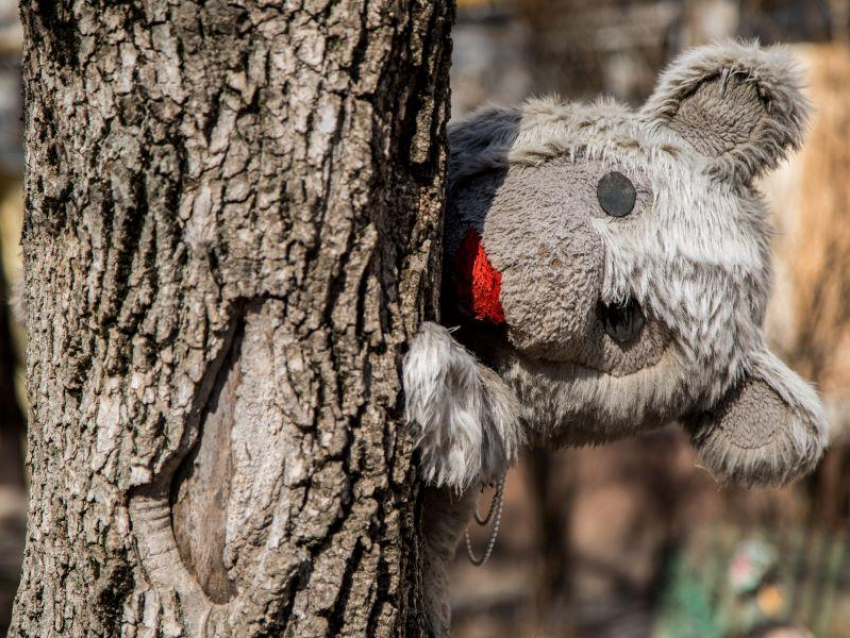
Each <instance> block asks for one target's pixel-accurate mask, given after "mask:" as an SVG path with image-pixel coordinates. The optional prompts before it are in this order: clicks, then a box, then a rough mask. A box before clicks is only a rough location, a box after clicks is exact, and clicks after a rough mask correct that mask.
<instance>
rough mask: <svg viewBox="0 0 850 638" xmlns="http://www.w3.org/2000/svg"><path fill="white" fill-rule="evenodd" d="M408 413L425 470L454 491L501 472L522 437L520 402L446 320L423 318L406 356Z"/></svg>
mask: <svg viewBox="0 0 850 638" xmlns="http://www.w3.org/2000/svg"><path fill="white" fill-rule="evenodd" d="M404 387H405V392H406V397H407V419H408V421H409V422H410V423H411V424H414V426H415V428H416V431H415V436H416V438H417V445H418V447H419V450H420V453H421V462H420V468H421V471H422V476H423V478H424V479H425V480H426V481H427V482H428V483H430V484H433V485H435V486H437V487H442V486H446V487H449V488H453V489H455V490H457V491H458V492H461V491H463V490H465V489H466V488H468V487H470V486H471V485H473V484H479V483H489V482H491V481H493V480H496V479H497V478H499V477H500V476H501V475H502V473H503V472H504V470H505V468H507V467H508V466H509V465H511V464H513V463H514V461H515V460H516V455H517V450H518V448H519V445H520V443H521V438H520V435H519V424H518V414H519V404H518V403H517V400H516V398H515V397H514V395H513V393H512V392H511V391H510V390H509V389H508V388H507V386H506V385H505V384H504V382H503V381H502V380H501V379H500V378H499V376H498V375H497V374H496V373H495V372H494V371H492V370H489V369H487V368H485V367H483V366H481V365H480V364H479V363H478V362H477V361H476V360H475V358H474V357H473V356H472V355H471V354H470V353H469V352H468V351H467V350H466V348H464V347H463V346H461V345H460V344H459V343H458V342H457V341H455V340H454V339H453V338H452V336H451V335H450V334H449V331H448V330H446V329H445V328H444V327H443V326H440V325H438V324H435V323H430V322H428V323H425V324H423V325H422V328H421V329H420V331H419V333H418V334H417V335H416V336H415V337H414V339H413V342H412V343H411V346H410V351H409V352H408V354H407V356H406V357H405V360H404Z"/></svg>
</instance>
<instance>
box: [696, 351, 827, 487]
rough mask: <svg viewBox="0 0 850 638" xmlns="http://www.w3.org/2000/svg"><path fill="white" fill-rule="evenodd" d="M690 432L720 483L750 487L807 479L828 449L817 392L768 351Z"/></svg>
mask: <svg viewBox="0 0 850 638" xmlns="http://www.w3.org/2000/svg"><path fill="white" fill-rule="evenodd" d="M686 427H687V429H688V430H689V431H690V433H691V437H692V440H693V443H694V446H695V447H696V449H697V452H698V453H699V456H700V459H701V460H702V462H703V463H704V464H705V466H706V467H707V468H708V469H709V470H710V471H711V472H712V474H713V475H714V476H715V478H716V479H717V480H718V481H720V482H735V483H741V484H744V485H747V486H755V485H784V484H786V483H788V482H790V481H792V480H794V479H796V478H799V477H801V476H803V475H805V474H807V473H808V472H810V471H811V470H812V469H813V468H814V467H815V465H816V464H817V462H818V460H819V459H820V457H821V456H822V455H823V452H824V450H825V449H826V447H827V444H828V435H827V423H826V419H825V418H824V416H823V414H822V411H821V407H820V401H819V400H818V398H817V395H816V394H815V392H814V390H813V389H812V388H811V386H809V385H808V384H807V383H806V382H805V381H803V380H802V379H801V378H800V377H799V376H797V375H796V374H795V373H794V372H792V371H791V370H790V369H789V368H788V367H787V366H785V364H783V363H782V362H781V361H779V359H777V358H776V357H775V356H773V355H772V354H771V353H770V352H767V351H765V352H762V353H759V354H758V355H757V356H756V357H755V358H754V367H753V370H752V372H751V373H750V374H749V375H748V376H747V378H745V379H744V380H743V381H742V382H741V383H739V384H738V386H737V387H735V388H734V389H733V390H732V391H730V392H729V393H728V395H727V396H726V397H725V398H724V399H723V400H722V401H721V402H720V404H719V405H718V406H716V407H715V408H714V409H712V410H709V411H706V412H704V413H701V414H699V415H697V416H695V417H693V418H691V419H689V420H688V422H687V424H686Z"/></svg>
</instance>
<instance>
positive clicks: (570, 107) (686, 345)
mask: <svg viewBox="0 0 850 638" xmlns="http://www.w3.org/2000/svg"><path fill="white" fill-rule="evenodd" d="M806 112H807V105H806V103H805V100H804V99H803V98H802V97H801V95H800V93H799V88H798V80H797V77H796V74H795V72H794V70H793V68H792V66H791V64H790V62H789V60H788V58H787V56H786V55H785V53H784V52H783V51H782V50H779V49H771V50H761V49H759V48H757V47H749V46H744V45H739V44H728V45H723V46H714V47H708V48H704V49H698V50H695V51H693V52H691V53H689V54H686V55H684V56H682V57H681V58H680V59H679V60H678V61H677V62H676V63H675V64H674V65H673V66H672V67H671V68H670V69H669V70H668V71H667V72H666V73H665V74H664V76H662V78H661V80H660V82H659V85H658V88H657V89H656V92H655V94H654V95H653V97H652V98H651V99H650V100H649V102H647V104H646V105H644V107H643V108H642V109H641V110H640V111H638V112H633V111H631V110H629V109H627V108H625V107H622V106H619V105H616V104H614V103H611V102H603V103H598V104H595V105H579V104H565V103H559V102H557V101H555V100H538V101H531V102H528V103H527V104H526V105H524V106H523V107H521V108H516V109H489V110H485V111H481V112H479V113H477V114H475V115H473V116H472V117H471V118H469V119H467V120H466V121H463V122H461V123H459V124H457V125H455V126H454V127H453V128H452V130H451V131H450V146H451V149H450V150H451V164H450V191H449V204H448V213H447V219H446V231H445V254H446V260H445V264H446V266H445V274H444V277H445V282H446V286H445V288H446V295H445V300H446V303H445V313H446V314H445V317H444V322H445V323H446V324H447V325H458V326H460V327H459V329H458V331H457V332H455V333H453V334H450V333H449V332H448V331H447V330H446V329H445V328H443V327H441V326H438V325H436V324H426V325H424V326H423V328H422V331H421V333H420V334H419V335H418V336H417V337H416V338H415V339H414V342H413V343H412V345H411V351H410V354H409V355H408V357H407V359H406V361H405V390H406V393H407V403H408V415H409V418H410V420H411V423H412V424H413V427H414V429H415V431H416V433H417V436H418V437H419V446H420V450H421V457H422V470H423V475H424V477H425V478H426V480H427V481H428V482H429V483H431V484H432V485H434V486H435V487H437V488H443V489H442V491H436V490H435V492H434V493H433V494H431V495H429V498H430V499H432V500H433V501H434V502H435V503H436V502H442V503H444V507H443V509H444V510H445V511H444V512H443V514H440V515H437V516H436V518H437V519H438V520H431V521H429V522H427V523H426V525H427V527H428V530H429V532H428V534H426V542H427V543H428V548H427V551H426V561H427V562H428V563H429V567H428V569H429V570H430V575H429V577H428V578H427V579H426V582H425V587H426V596H427V598H428V599H429V600H430V601H431V603H430V606H431V611H430V612H429V613H430V617H429V619H428V622H429V624H430V626H431V630H432V631H433V633H435V634H437V635H443V634H445V633H446V632H447V631H448V613H447V606H446V602H445V593H446V592H445V587H444V585H445V582H444V580H445V574H444V570H445V561H446V560H448V558H450V556H451V553H452V551H453V550H454V544H456V542H457V539H458V538H459V537H460V534H461V533H462V530H463V527H464V526H465V524H466V521H467V520H468V516H469V503H470V501H471V500H472V499H470V497H469V495H468V494H465V495H464V496H460V495H461V494H462V493H464V491H467V492H468V491H469V489H470V488H471V489H473V490H475V489H477V486H478V485H479V484H480V483H481V482H489V481H493V480H495V479H497V478H498V477H499V476H500V475H501V474H503V473H504V472H505V470H506V469H507V467H508V466H509V465H510V464H511V463H512V462H513V461H514V460H515V458H516V454H517V450H518V448H519V447H520V445H522V444H523V443H531V444H535V445H544V446H547V447H556V446H563V445H583V444H587V443H599V442H605V441H609V440H612V439H616V438H619V437H623V436H627V435H631V434H634V433H637V432H639V431H641V430H646V429H648V428H653V427H658V426H660V425H663V424H665V423H667V422H670V421H674V420H679V421H680V422H682V423H683V424H684V425H685V427H686V428H687V429H688V431H689V432H690V433H691V435H692V438H693V441H694V443H695V445H696V447H697V449H698V451H699V453H700V456H701V458H702V461H703V463H704V464H705V465H706V467H708V468H709V469H710V470H711V471H713V472H714V474H715V475H716V476H717V478H718V479H719V480H736V481H740V482H743V483H745V484H750V485H753V484H781V483H784V482H787V481H788V480H791V479H793V478H795V477H797V476H799V475H801V474H802V473H804V472H806V471H808V470H810V469H811V468H812V467H813V466H814V464H815V463H816V462H817V460H818V459H819V457H820V455H821V454H822V451H823V449H824V447H825V445H826V424H825V421H824V419H823V417H822V415H821V408H820V403H819V401H818V398H817V396H816V394H815V393H814V391H813V390H812V389H811V388H810V387H809V386H808V385H807V384H806V383H805V382H804V381H802V380H801V379H800V378H799V377H798V376H797V375H796V374H794V373H793V372H792V371H791V370H789V369H788V368H787V367H786V366H785V365H784V364H782V363H781V362H780V361H779V360H778V359H777V358H776V357H775V356H774V355H773V354H771V352H770V351H769V350H768V348H767V346H766V344H765V341H764V336H763V333H762V322H763V319H764V312H765V306H766V302H767V296H768V292H769V287H770V253H769V236H770V229H769V226H768V223H767V220H766V211H765V210H764V207H763V205H762V202H761V200H760V198H759V195H758V193H757V192H756V191H755V189H754V188H753V186H752V179H753V178H754V177H755V176H756V175H758V174H759V173H760V172H762V171H764V170H766V169H769V168H772V167H773V166H775V164H776V163H777V162H778V161H779V160H780V159H781V158H782V157H783V155H784V153H785V152H786V150H787V149H788V148H793V147H796V146H797V145H798V144H799V142H800V139H801V136H802V132H803V127H804V122H805V118H806ZM461 344H463V345H461ZM472 353H474V354H472ZM453 493H454V494H456V495H457V496H456V498H455V499H454V500H453V499H452V496H451V495H452V494H453ZM446 503H448V504H446ZM431 509H432V510H433V511H437V510H441V508H440V507H439V506H437V505H434V506H433V507H432V508H431ZM435 530H436V531H435ZM428 539H430V540H428Z"/></svg>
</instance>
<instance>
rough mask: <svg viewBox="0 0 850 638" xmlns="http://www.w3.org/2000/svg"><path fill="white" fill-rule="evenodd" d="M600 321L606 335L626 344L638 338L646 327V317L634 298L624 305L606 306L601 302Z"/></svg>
mask: <svg viewBox="0 0 850 638" xmlns="http://www.w3.org/2000/svg"><path fill="white" fill-rule="evenodd" d="M599 320H600V321H601V322H602V327H603V328H604V329H605V334H607V335H608V336H609V337H611V338H612V339H613V340H614V341H619V342H620V343H625V342H626V341H631V340H632V339H635V338H637V336H638V335H639V334H640V332H641V330H643V327H644V326H645V325H646V317H644V315H643V310H641V308H640V304H639V303H638V302H637V300H636V299H634V297H630V298H629V299H628V300H627V301H626V302H624V303H614V304H611V305H609V304H605V303H602V302H601V301H600V302H599Z"/></svg>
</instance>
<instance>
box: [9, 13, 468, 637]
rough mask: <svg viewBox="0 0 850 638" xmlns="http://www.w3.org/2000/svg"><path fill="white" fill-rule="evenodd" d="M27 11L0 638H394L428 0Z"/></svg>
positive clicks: (436, 132)
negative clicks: (22, 339)
mask: <svg viewBox="0 0 850 638" xmlns="http://www.w3.org/2000/svg"><path fill="white" fill-rule="evenodd" d="M301 4H303V7H302V6H296V5H301ZM21 11H22V17H23V22H24V29H25V34H26V46H25V59H24V82H25V91H26V115H25V121H26V144H27V153H28V155H27V178H26V207H27V212H26V220H25V224H24V237H23V247H24V256H25V270H26V289H27V307H28V309H29V318H28V329H29V334H30V341H29V352H28V364H27V368H28V369H27V372H28V390H29V394H30V398H31V401H32V412H33V422H32V428H31V431H30V450H31V451H30V463H31V465H32V472H33V482H32V497H31V504H30V522H29V532H28V543H27V552H26V558H25V565H24V573H23V580H22V583H21V586H20V590H19V593H18V597H17V601H16V608H15V614H14V620H13V628H12V631H11V635H13V636H34V637H46V636H54V635H62V636H83V635H86V636H107V635H108V636H116V635H119V634H120V635H122V636H159V635H163V636H178V635H180V636H190V637H191V636H206V637H212V636H240V637H241V636H267V635H284V636H299V637H307V636H338V635H339V636H342V635H346V636H347V635H368V636H375V635H378V636H405V635H418V634H419V633H420V625H419V622H420V621H419V618H418V614H417V608H418V606H419V605H420V604H421V603H420V595H419V592H418V588H417V586H416V584H417V581H418V578H419V553H418V549H417V542H416V530H417V526H418V520H417V517H416V515H415V505H416V499H417V490H416V489H415V487H414V477H415V471H414V469H413V466H412V463H411V448H412V443H411V441H410V440H409V439H408V437H407V436H406V435H405V434H404V433H403V430H402V429H401V427H400V424H401V405H402V403H401V395H400V378H399V360H400V355H401V354H402V352H403V350H404V348H405V344H406V341H407V339H408V337H409V336H411V335H412V334H413V333H414V331H415V330H416V328H417V327H418V324H419V322H420V321H421V320H422V319H423V317H433V316H435V314H436V292H437V289H438V287H437V286H436V285H435V283H436V280H437V278H438V275H439V267H438V261H439V257H440V255H439V245H440V242H439V236H440V232H441V219H442V201H443V180H444V173H445V164H446V162H445V159H446V157H445V156H446V153H445V139H444V128H445V121H446V118H447V113H448V109H447V105H448V88H447V78H448V65H449V55H450V40H449V29H450V26H451V21H452V19H453V6H452V3H451V2H450V1H447V2H431V1H430V0H420V1H418V2H417V1H413V0H407V1H401V2H398V1H391V0H371V1H370V2H355V1H353V0H350V1H349V0H344V1H340V2H332V1H330V0H312V1H307V2H304V3H288V2H285V3H279V2H264V1H260V0H254V1H245V2H224V1H223V0H205V1H204V0H195V1H188V0H182V1H180V2H165V1H164V0H145V1H142V0H126V1H123V2H118V3H102V2H94V1H93V0H66V1H65V2H47V1H44V0H38V1H32V0H24V1H23V2H22V6H21Z"/></svg>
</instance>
